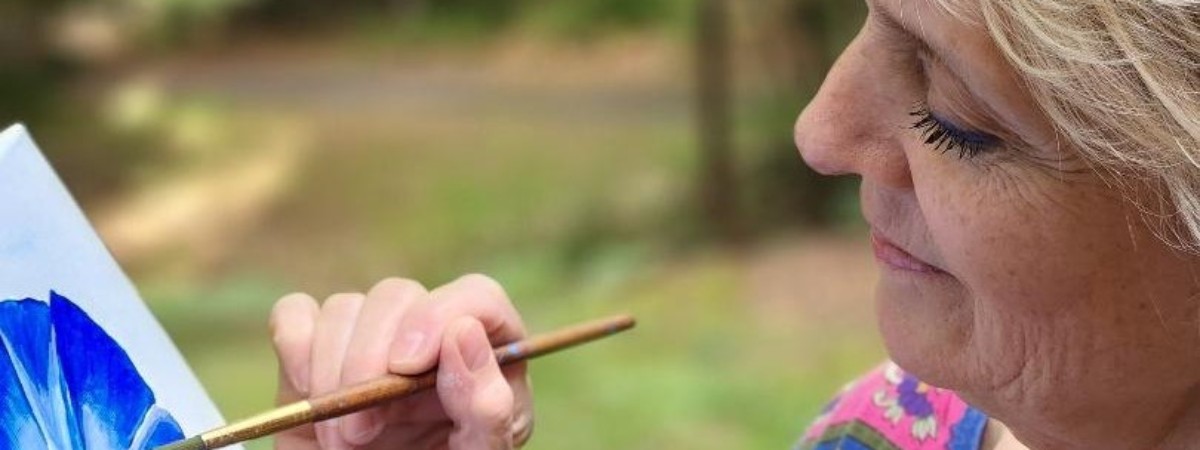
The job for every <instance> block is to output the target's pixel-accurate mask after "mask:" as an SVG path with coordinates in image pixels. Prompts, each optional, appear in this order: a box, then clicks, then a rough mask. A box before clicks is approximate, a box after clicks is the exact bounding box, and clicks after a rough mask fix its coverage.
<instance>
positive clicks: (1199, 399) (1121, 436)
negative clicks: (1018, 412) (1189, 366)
mask: <svg viewBox="0 0 1200 450" xmlns="http://www.w3.org/2000/svg"><path fill="white" fill-rule="evenodd" d="M1189 394H1190V395H1186V396H1182V397H1181V398H1177V399H1175V401H1176V403H1175V405H1177V406H1176V407H1174V408H1169V407H1168V405H1170V404H1171V403H1151V402H1147V403H1144V404H1141V405H1138V406H1139V407H1137V408H1128V409H1122V410H1120V411H1119V414H1117V415H1115V416H1112V417H1106V419H1108V418H1111V419H1113V420H1112V421H1108V420H1104V421H1099V420H1095V419H1098V418H1099V416H1100V415H1095V416H1092V419H1093V421H1092V422H1091V423H1090V424H1089V425H1105V424H1106V425H1105V426H1098V427H1097V426H1087V425H1084V426H1082V427H1069V426H1068V427H1060V430H1072V431H1078V430H1079V429H1081V428H1082V429H1089V430H1092V431H1094V433H1090V434H1089V435H1081V434H1077V433H1045V431H1046V429H1045V425H1046V424H1045V423H1044V422H1043V423H1040V424H1035V423H1027V424H1023V425H1026V426H1020V425H1013V426H1011V427H1010V426H1007V425H1005V424H1000V423H998V422H996V421H993V422H992V423H990V424H989V430H988V433H987V438H986V441H985V443H986V445H985V446H984V447H983V448H985V449H990V450H1026V449H1029V450H1050V449H1053V450H1059V449H1078V450H1084V449H1095V448H1120V449H1139V450H1141V449H1152V450H1196V449H1197V448H1200V387H1197V388H1196V389H1192V390H1191V392H1189ZM1155 409H1156V410H1157V411H1154V410H1155ZM1020 422H1021V421H1020V420H1016V421H1013V422H1010V423H1013V424H1016V423H1020ZM1035 430H1036V431H1035Z"/></svg>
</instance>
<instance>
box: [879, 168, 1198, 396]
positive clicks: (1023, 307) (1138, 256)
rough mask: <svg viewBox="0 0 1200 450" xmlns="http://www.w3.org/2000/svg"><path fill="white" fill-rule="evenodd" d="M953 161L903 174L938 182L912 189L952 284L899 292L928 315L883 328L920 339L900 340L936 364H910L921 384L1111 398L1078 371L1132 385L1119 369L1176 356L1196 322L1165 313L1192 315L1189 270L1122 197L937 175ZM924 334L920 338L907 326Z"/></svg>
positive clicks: (993, 174)
mask: <svg viewBox="0 0 1200 450" xmlns="http://www.w3.org/2000/svg"><path fill="white" fill-rule="evenodd" d="M951 163H953V164H963V163H960V162H958V161H952V162H948V163H942V164H939V165H934V164H930V166H929V167H930V168H927V169H926V170H927V172H926V173H920V174H919V173H918V172H917V171H916V170H914V179H925V180H938V182H937V183H918V184H917V186H916V193H917V198H918V199H919V203H920V208H921V217H922V218H923V220H924V222H925V223H926V226H927V228H928V232H929V235H930V236H931V241H932V244H933V245H934V246H936V247H937V249H938V251H939V252H940V254H941V256H942V258H943V260H944V263H945V266H946V269H947V270H948V271H949V272H951V273H952V274H953V275H954V277H953V278H952V281H950V282H947V283H945V285H944V286H937V285H935V286H933V287H930V286H924V287H921V288H919V289H914V290H913V291H912V292H910V293H909V295H923V296H924V297H922V298H921V300H922V301H921V302H920V303H921V304H927V305H930V307H929V308H923V309H922V311H921V312H922V315H921V316H917V315H908V316H904V319H902V320H895V321H892V322H893V323H892V325H893V326H904V327H906V328H907V330H909V331H908V333H909V334H915V335H917V336H923V337H922V338H921V339H917V338H913V337H911V336H910V337H909V338H908V343H912V342H914V340H916V341H918V342H920V341H921V340H923V342H920V343H921V344H922V345H923V346H924V348H923V349H920V351H922V352H928V353H929V354H931V355H936V358H937V359H936V360H934V359H930V358H928V357H926V356H923V355H920V356H914V359H915V362H916V363H917V364H919V365H922V366H924V367H926V368H928V369H929V370H928V375H929V378H930V380H929V381H931V382H933V383H934V384H940V385H942V386H945V387H951V388H956V389H960V390H973V391H976V392H978V391H985V392H988V393H989V395H1009V396H1012V397H1023V398H1042V399H1045V398H1049V397H1053V396H1055V395H1060V394H1057V393H1056V390H1055V389H1054V386H1061V385H1062V383H1067V382H1069V383H1074V384H1075V385H1076V386H1078V387H1079V389H1078V391H1079V392H1081V393H1083V394H1082V395H1099V394H1097V393H1098V392H1101V391H1104V392H1106V393H1111V390H1112V389H1116V388H1114V387H1112V386H1105V387H1104V388H1103V389H1101V388H1100V387H1097V386H1090V385H1091V384H1096V383H1098V382H1097V381H1096V379H1095V378H1094V377H1091V378H1089V377H1088V374H1089V373H1091V374H1093V375H1094V374H1095V373H1097V372H1098V371H1099V372H1103V373H1108V374H1110V375H1112V376H1113V378H1112V379H1122V378H1123V379H1125V380H1127V381H1126V383H1127V384H1126V385H1124V386H1130V384H1128V383H1129V380H1132V379H1134V378H1136V376H1137V375H1136V374H1134V373H1129V374H1126V375H1121V373H1122V372H1125V371H1128V370H1130V369H1129V368H1130V367H1140V368H1142V369H1145V368H1147V367H1155V366H1160V367H1161V366H1163V365H1168V366H1169V365H1170V364H1172V362H1171V361H1173V359H1172V358H1170V357H1164V355H1170V354H1172V352H1179V351H1180V350H1181V349H1180V347H1181V343H1183V342H1187V341H1189V340H1188V339H1184V338H1182V337H1181V336H1182V335H1183V334H1184V333H1187V332H1188V331H1187V330H1189V329H1193V328H1189V327H1194V323H1192V324H1188V323H1180V324H1178V325H1179V326H1178V327H1174V331H1176V332H1177V333H1173V332H1172V331H1169V330H1170V329H1171V327H1164V326H1162V325H1163V324H1164V319H1163V317H1168V318H1169V317H1172V316H1174V317H1194V314H1195V310H1194V307H1193V306H1189V305H1190V304H1191V303H1190V302H1189V301H1187V299H1188V295H1189V294H1188V292H1189V291H1190V284H1189V280H1190V276H1191V275H1190V272H1189V269H1187V268H1186V267H1185V266H1187V265H1186V264H1180V261H1181V260H1180V259H1179V258H1178V256H1177V255H1174V254H1173V252H1171V251H1170V250H1169V249H1168V248H1167V247H1166V246H1165V245H1163V244H1162V243H1161V242H1160V241H1158V240H1157V239H1155V238H1154V236H1153V235H1152V234H1151V233H1150V232H1148V231H1147V230H1146V229H1145V227H1144V226H1143V225H1142V223H1141V222H1140V220H1139V219H1137V218H1136V217H1137V216H1136V212H1135V211H1133V210H1132V209H1131V207H1129V206H1127V203H1126V202H1125V201H1123V200H1122V199H1121V198H1120V197H1119V196H1118V195H1116V194H1115V193H1113V192H1112V191H1109V190H1107V188H1104V187H1103V186H1102V185H1099V184H1094V183H1077V184H1068V183H1063V182H1061V181H1058V180H1051V179H1039V178H1038V177H1039V176H1041V175H1040V174H1029V175H1026V176H1021V174H1012V173H1003V172H999V170H1000V169H996V170H991V171H987V172H986V173H977V172H981V171H973V170H971V169H964V168H960V167H949V168H939V167H946V166H947V165H948V164H951ZM920 167H921V166H920V165H917V164H914V169H917V168H920ZM918 176H924V177H925V178H918ZM884 287H886V286H884ZM890 289H891V290H892V292H893V293H895V292H900V288H899V287H895V286H893V287H891V288H890ZM918 291H919V292H918ZM881 295H883V294H882V292H881ZM930 298H932V300H931V301H926V300H928V299H930ZM1148 298H1151V299H1155V300H1147V299H1148ZM1151 303H1153V304H1151ZM883 304H884V302H881V306H882V305H883ZM881 309H882V308H881ZM890 312H891V313H892V314H901V313H899V312H898V311H896V310H893V311H890ZM901 315H902V314H901ZM902 316H903V315H902ZM882 322H888V321H887V320H883V321H882ZM915 327H924V328H915ZM922 329H924V330H931V331H921V332H918V333H913V331H912V330H922ZM892 333H893V334H899V333H900V332H899V331H897V330H893V331H892ZM1193 334H1194V333H1193ZM1096 349H1108V351H1105V352H1095V350H1096ZM909 350H912V349H909ZM1176 354H1177V353H1176ZM898 362H900V361H898ZM901 364H902V365H903V363H901ZM1142 369H1138V370H1142ZM1161 369H1162V370H1169V368H1168V367H1161ZM914 372H917V370H914ZM917 374H918V375H925V374H923V373H920V372H918V373H917ZM1000 386H1005V389H1010V390H1019V391H1020V392H1007V393H1005V392H1000V390H998V389H997V388H998V387H1000ZM1012 386H1016V387H1012ZM1092 387H1094V388H1095V389H1094V390H1093V389H1091V388H1092ZM1122 388H1125V387H1122Z"/></svg>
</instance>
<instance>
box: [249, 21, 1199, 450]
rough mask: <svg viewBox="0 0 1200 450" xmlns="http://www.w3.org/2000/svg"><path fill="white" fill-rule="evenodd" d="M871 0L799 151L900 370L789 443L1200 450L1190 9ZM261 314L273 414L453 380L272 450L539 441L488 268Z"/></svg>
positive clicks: (1195, 91) (884, 373)
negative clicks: (861, 239) (869, 272)
mask: <svg viewBox="0 0 1200 450" xmlns="http://www.w3.org/2000/svg"><path fill="white" fill-rule="evenodd" d="M869 3H870V6H871V13H870V16H869V19H868V20H867V23H866V25H865V26H864V28H863V29H862V31H861V33H860V34H859V36H858V37H857V38H856V39H855V41H854V42H853V43H852V44H851V45H850V46H849V48H847V49H846V51H845V53H844V54H843V56H842V57H841V59H840V60H839V61H838V63H837V64H836V65H835V66H834V68H833V69H832V71H831V72H830V74H829V76H828V78H827V79H826V81H825V84H824V86H823V87H822V88H821V91H820V93H819V94H818V95H817V97H816V98H815V99H814V100H813V101H812V103H811V104H810V105H809V106H808V108H807V109H806V110H805V112H804V113H803V114H802V116H801V117H800V119H799V121H798V123H797V127H796V143H797V146H798V147H799V149H800V152H801V154H802V156H803V157H804V160H805V161H806V162H807V163H808V164H809V165H810V166H811V167H813V168H814V169H816V170H818V171H820V172H822V173H825V174H829V175H840V174H852V175H858V176H860V177H862V190H861V192H862V205H863V213H864V216H865V217H866V220H867V222H868V223H869V224H870V226H871V239H872V242H873V244H874V248H875V253H876V256H877V259H878V260H879V262H880V266H881V271H882V277H881V281H880V284H879V286H878V289H877V302H878V308H877V310H878V314H879V318H878V320H879V326H880V329H881V331H882V333H883V337H884V341H885V343H886V346H887V349H888V352H889V354H890V356H891V357H892V359H893V360H894V361H895V364H894V365H891V364H889V365H887V366H885V367H884V368H881V369H880V370H879V371H876V372H875V373H873V374H871V375H868V376H867V377H865V378H864V379H862V380H860V381H859V382H857V383H855V384H853V385H851V386H850V387H848V388H847V390H846V391H845V392H843V393H842V394H841V395H840V396H839V398H838V400H837V401H835V402H834V403H833V404H832V405H831V406H830V408H829V409H828V411H827V412H826V414H824V415H823V416H822V417H821V418H819V419H818V420H817V422H816V424H814V426H813V428H812V429H810V430H809V433H808V434H806V437H805V438H804V439H803V440H802V442H801V444H800V446H801V447H805V448H807V447H816V448H855V449H857V448H871V449H876V448H900V449H918V448H919V449H925V448H952V449H981V448H982V449H1022V448H1031V449H1038V450H1044V449H1192V448H1200V305H1198V304H1197V302H1200V299H1197V296H1198V294H1200V272H1198V271H1197V269H1200V256H1198V255H1197V253H1196V250H1197V249H1198V248H1200V4H1197V3H1196V2H1195V1H1194V0H869ZM273 323H274V324H275V326H274V327H273V329H274V336H275V343H276V347H277V350H278V353H279V356H280V360H281V367H282V373H283V375H284V376H283V379H282V382H281V386H283V388H282V392H281V400H288V399H291V398H294V397H296V396H301V395H311V394H320V393H323V392H327V391H330V390H332V389H335V388H337V387H338V386H341V385H345V384H352V383H355V382H358V381H361V380H364V379H367V378H371V377H374V376H377V375H379V374H383V373H385V372H389V371H390V372H395V373H402V374H411V373H417V372H421V371H423V370H426V369H429V368H431V367H433V366H434V365H435V364H440V366H439V370H440V371H441V372H442V374H443V375H444V376H443V377H441V378H440V382H439V383H440V384H439V386H438V390H437V392H436V393H429V394H427V395H425V396H424V397H423V398H416V399H411V400H406V401H403V402H401V403H398V404H396V405H393V406H390V407H387V408H383V409H380V410H376V411H371V412H369V413H365V414H358V415H355V416H351V417H347V418H343V419H341V420H338V421H331V422H327V423H323V424H320V425H318V426H317V427H316V428H315V429H308V430H302V431H299V432H296V433H293V434H290V435H287V436H284V437H281V438H280V440H279V444H278V447H279V448H282V449H293V448H326V449H338V448H367V449H374V448H430V447H444V446H447V445H448V446H449V447H450V448H455V449H467V448H472V449H474V448H489V449H490V448H511V447H513V446H518V445H520V444H521V443H522V442H523V441H524V440H525V439H526V438H527V437H528V436H529V433H530V430H531V424H532V419H531V418H532V413H531V411H530V399H529V390H528V385H527V383H526V382H525V371H524V368H523V367H515V368H511V369H507V368H506V369H505V370H501V369H500V368H498V367H497V366H496V364H495V362H494V361H493V360H492V359H491V358H490V357H489V356H488V349H489V348H490V347H491V344H490V342H495V343H500V342H505V341H511V340H514V339H517V338H519V337H521V336H523V335H524V329H523V327H522V325H521V320H520V318H519V316H518V315H517V313H516V312H515V311H514V310H513V308H512V306H511V304H510V303H509V302H508V300H507V299H506V298H505V295H504V293H503V290H502V289H501V288H500V287H499V286H498V285H496V283H495V282H493V281H491V280H489V279H487V278H485V277H481V276H468V277H465V278H463V279H460V280H458V281H456V282H454V283H451V284H449V285H447V286H443V287H440V288H438V289H435V290H433V291H432V292H426V291H425V290H424V289H423V288H422V287H421V286H419V285H417V284H416V283H413V282H410V281H403V280H389V281H385V282H383V283H380V284H379V285H377V286H376V287H375V288H374V289H372V290H371V292H370V293H368V294H366V295H365V296H364V295H356V294H346V295H337V296H334V297H332V298H330V299H329V300H327V301H326V302H325V303H324V305H323V306H320V307H318V305H317V303H316V302H315V301H314V300H313V299H312V298H310V297H307V296H304V295H293V296H289V297H286V298H284V299H282V300H281V301H280V302H279V303H278V305H277V306H276V309H275V312H274V314H273ZM284 324H286V326H285V325H284ZM901 368H902V369H901ZM917 380H921V381H923V383H922V382H919V381H917ZM925 383H928V384H925ZM931 386H938V388H933V387H931Z"/></svg>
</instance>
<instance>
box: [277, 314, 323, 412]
mask: <svg viewBox="0 0 1200 450" xmlns="http://www.w3.org/2000/svg"><path fill="white" fill-rule="evenodd" d="M319 314H320V308H319V306H317V301H316V300H314V299H313V298H312V297H311V296H309V295H307V294H290V295H286V296H284V297H283V298H281V299H279V301H278V302H276V303H275V306H274V307H273V308H272V309H271V318H270V321H269V322H268V323H269V325H268V328H269V329H270V333H271V343H272V344H273V346H274V348H275V356H276V357H277V358H278V360H279V374H280V380H279V393H280V400H284V401H294V400H298V399H300V398H303V397H304V396H306V395H307V394H308V392H309V378H308V375H309V362H310V359H309V357H310V356H311V353H310V351H309V350H310V349H311V348H312V343H313V332H314V330H315V328H316V324H317V316H318V315H319Z"/></svg>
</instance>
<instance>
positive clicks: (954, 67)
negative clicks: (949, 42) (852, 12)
mask: <svg viewBox="0 0 1200 450" xmlns="http://www.w3.org/2000/svg"><path fill="white" fill-rule="evenodd" d="M868 3H871V4H872V5H871V6H872V8H871V10H872V11H873V12H874V15H875V16H876V17H877V19H878V20H879V21H881V22H882V23H883V25H884V26H886V27H888V28H891V29H893V30H895V31H899V32H901V33H904V34H905V37H907V38H909V39H911V40H912V41H913V42H914V43H916V44H917V45H918V46H919V47H920V50H921V51H922V52H924V53H926V54H928V55H929V56H930V57H932V59H933V60H934V61H938V62H941V63H943V64H944V65H945V66H946V67H947V68H948V69H950V72H951V73H953V74H954V77H955V78H958V79H959V80H960V81H962V82H963V84H964V85H968V86H969V83H967V78H965V77H963V75H964V74H967V73H969V72H970V71H969V70H967V66H966V65H964V64H963V62H962V60H961V59H959V58H957V57H956V54H955V53H954V52H950V51H947V50H948V49H946V48H943V47H940V46H937V45H933V44H932V43H930V41H929V40H928V39H926V38H925V36H924V35H923V34H922V33H919V32H917V31H918V30H914V29H912V28H911V27H909V26H908V24H905V23H904V22H903V21H901V20H897V19H896V17H895V16H893V15H892V14H891V11H888V10H887V8H884V7H882V6H880V5H877V4H874V3H877V2H874V1H868ZM917 16H918V17H917V19H918V21H920V20H921V17H920V14H918V15H917Z"/></svg>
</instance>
